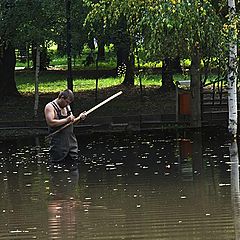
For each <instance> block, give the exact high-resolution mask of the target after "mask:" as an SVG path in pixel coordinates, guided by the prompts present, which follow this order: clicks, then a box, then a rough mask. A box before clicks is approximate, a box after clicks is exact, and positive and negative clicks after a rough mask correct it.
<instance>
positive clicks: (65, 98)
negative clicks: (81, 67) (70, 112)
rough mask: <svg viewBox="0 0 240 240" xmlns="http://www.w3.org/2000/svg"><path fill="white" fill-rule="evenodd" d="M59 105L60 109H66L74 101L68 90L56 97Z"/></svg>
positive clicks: (71, 93)
mask: <svg viewBox="0 0 240 240" xmlns="http://www.w3.org/2000/svg"><path fill="white" fill-rule="evenodd" d="M58 99H59V103H60V105H61V107H66V106H67V105H69V104H70V103H71V102H73V100H74V94H73V92H72V91H71V90H70V89H66V90H64V91H62V92H60V93H59V95H58Z"/></svg>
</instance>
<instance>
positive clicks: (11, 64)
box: [0, 44, 20, 97]
mask: <svg viewBox="0 0 240 240" xmlns="http://www.w3.org/2000/svg"><path fill="white" fill-rule="evenodd" d="M15 65H16V55H15V49H14V48H13V46H11V44H3V45H2V46H0V86H1V87H0V95H1V96H2V97H10V96H20V94H19V92H18V90H17V86H16V81H15Z"/></svg>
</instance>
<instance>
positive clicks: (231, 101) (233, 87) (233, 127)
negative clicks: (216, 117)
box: [228, 0, 238, 138]
mask: <svg viewBox="0 0 240 240" xmlns="http://www.w3.org/2000/svg"><path fill="white" fill-rule="evenodd" d="M228 7H229V22H230V24H231V25H230V30H229V39H230V40H229V41H230V42H229V63H228V108H229V123H228V130H229V134H230V135H231V137H233V138H236V135H237V115H238V114H237V26H236V23H235V24H234V21H235V15H236V6H235V1H234V0H228Z"/></svg>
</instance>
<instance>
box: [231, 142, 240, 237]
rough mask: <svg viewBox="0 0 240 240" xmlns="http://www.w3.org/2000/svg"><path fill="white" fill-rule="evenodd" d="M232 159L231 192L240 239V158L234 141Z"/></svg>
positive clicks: (236, 233) (232, 143) (236, 234)
mask: <svg viewBox="0 0 240 240" xmlns="http://www.w3.org/2000/svg"><path fill="white" fill-rule="evenodd" d="M229 151H230V160H231V193H232V203H233V211H234V223H235V239H236V240H239V239H240V192H239V158H238V146H237V142H236V141H233V142H231V144H230V147H229Z"/></svg>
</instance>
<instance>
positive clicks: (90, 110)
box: [46, 91, 123, 139]
mask: <svg viewBox="0 0 240 240" xmlns="http://www.w3.org/2000/svg"><path fill="white" fill-rule="evenodd" d="M122 93H123V92H122V91H119V92H118V93H115V94H114V95H112V96H111V97H109V98H107V99H106V100H104V101H102V102H100V103H99V104H97V105H96V106H94V107H92V108H91V109H89V110H88V111H86V112H85V115H86V116H87V115H88V114H90V113H91V112H93V111H95V110H97V109H98V108H100V107H101V106H103V105H104V104H106V103H108V102H110V101H111V100H113V99H114V98H116V97H118V96H119V95H121V94H122ZM80 119H81V114H79V116H78V117H76V118H75V119H74V121H73V122H70V123H67V124H66V125H64V126H62V127H61V128H59V129H58V130H56V131H55V132H53V133H51V134H49V135H48V136H46V139H48V138H50V137H52V136H53V135H55V134H56V133H58V132H60V131H62V130H63V129H65V128H66V127H68V126H70V125H72V124H74V123H77V122H78V121H80Z"/></svg>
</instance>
